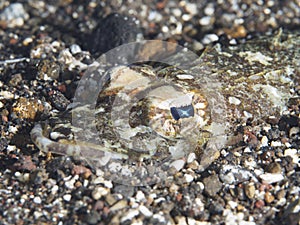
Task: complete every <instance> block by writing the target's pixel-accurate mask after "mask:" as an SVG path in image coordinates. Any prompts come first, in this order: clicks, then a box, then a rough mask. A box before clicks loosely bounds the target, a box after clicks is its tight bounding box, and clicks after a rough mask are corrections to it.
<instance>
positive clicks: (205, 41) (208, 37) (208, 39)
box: [202, 34, 219, 45]
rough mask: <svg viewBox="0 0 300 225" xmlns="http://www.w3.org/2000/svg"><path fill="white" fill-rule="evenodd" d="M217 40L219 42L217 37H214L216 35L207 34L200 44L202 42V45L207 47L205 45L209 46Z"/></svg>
mask: <svg viewBox="0 0 300 225" xmlns="http://www.w3.org/2000/svg"><path fill="white" fill-rule="evenodd" d="M217 40H219V37H218V35H216V34H207V35H205V36H204V38H203V39H202V42H203V44H206V45H207V44H210V43H212V42H214V41H217Z"/></svg>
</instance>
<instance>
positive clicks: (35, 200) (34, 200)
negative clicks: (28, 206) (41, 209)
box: [33, 196, 42, 204]
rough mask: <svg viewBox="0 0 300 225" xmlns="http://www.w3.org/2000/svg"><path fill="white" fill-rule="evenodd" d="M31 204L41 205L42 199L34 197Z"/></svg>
mask: <svg viewBox="0 0 300 225" xmlns="http://www.w3.org/2000/svg"><path fill="white" fill-rule="evenodd" d="M33 202H34V203H35V204H41V203H42V199H41V197H40V196H36V197H34V199H33Z"/></svg>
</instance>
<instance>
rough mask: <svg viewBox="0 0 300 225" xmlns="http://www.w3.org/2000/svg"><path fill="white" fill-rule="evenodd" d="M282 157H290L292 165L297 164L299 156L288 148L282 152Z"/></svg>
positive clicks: (295, 150) (295, 151) (294, 150)
mask: <svg viewBox="0 0 300 225" xmlns="http://www.w3.org/2000/svg"><path fill="white" fill-rule="evenodd" d="M284 156H290V157H292V159H293V163H296V164H297V163H299V156H298V154H297V149H294V148H289V149H286V150H285V151H284Z"/></svg>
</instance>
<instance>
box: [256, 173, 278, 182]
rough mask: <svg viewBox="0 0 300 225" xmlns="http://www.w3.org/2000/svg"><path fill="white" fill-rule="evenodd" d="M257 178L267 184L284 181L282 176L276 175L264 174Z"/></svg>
mask: <svg viewBox="0 0 300 225" xmlns="http://www.w3.org/2000/svg"><path fill="white" fill-rule="evenodd" d="M259 177H260V178H261V179H262V180H263V182H265V183H267V184H273V183H277V182H279V181H282V180H283V179H284V177H283V175H282V174H278V173H264V174H261V175H260V176H259Z"/></svg>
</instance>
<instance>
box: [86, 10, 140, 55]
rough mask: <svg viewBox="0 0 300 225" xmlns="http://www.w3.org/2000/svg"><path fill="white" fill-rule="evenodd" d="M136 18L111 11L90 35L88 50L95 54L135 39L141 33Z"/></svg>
mask: <svg viewBox="0 0 300 225" xmlns="http://www.w3.org/2000/svg"><path fill="white" fill-rule="evenodd" d="M136 22H137V21H136V19H134V18H132V17H129V16H125V15H121V14H117V13H112V14H110V15H108V16H107V17H105V18H104V19H103V20H101V21H100V22H99V24H98V26H97V27H96V28H95V30H94V31H93V32H92V34H91V36H90V41H89V42H88V46H87V48H88V50H89V51H90V52H91V53H92V54H94V55H95V56H99V55H100V54H102V53H105V52H107V51H109V50H110V49H113V48H115V47H117V46H120V45H122V44H126V43H129V42H134V41H137V39H138V34H139V33H141V30H140V28H139V27H138V25H137V23H136Z"/></svg>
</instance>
